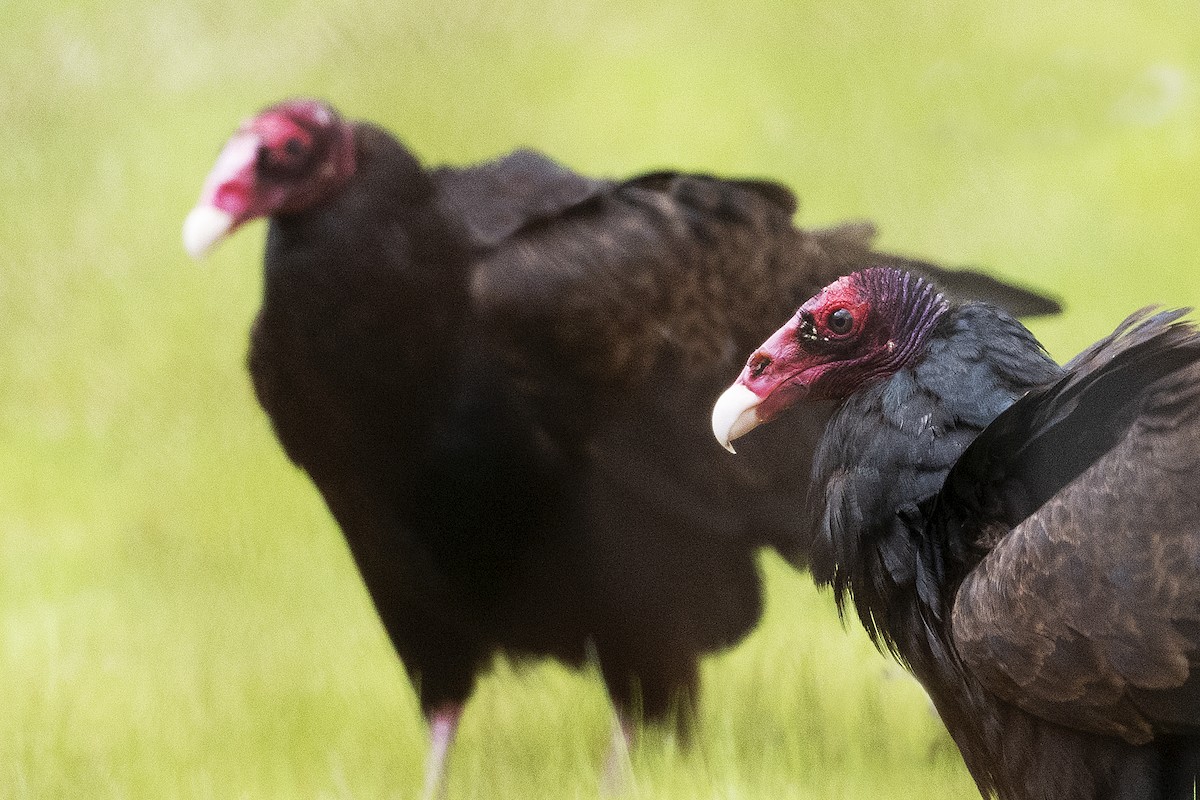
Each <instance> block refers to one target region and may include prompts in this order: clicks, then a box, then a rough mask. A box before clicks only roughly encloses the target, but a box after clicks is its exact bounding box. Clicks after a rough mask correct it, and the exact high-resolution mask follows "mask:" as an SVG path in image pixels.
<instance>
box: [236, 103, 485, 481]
mask: <svg viewBox="0 0 1200 800" xmlns="http://www.w3.org/2000/svg"><path fill="white" fill-rule="evenodd" d="M354 137H355V143H356V163H357V171H356V172H355V174H354V175H353V177H351V178H350V179H349V181H348V182H347V183H346V184H345V186H344V187H343V188H342V190H341V191H340V192H338V193H337V194H336V195H334V196H332V197H330V198H328V199H327V200H326V201H324V202H322V203H320V204H319V205H316V206H314V207H312V208H310V209H308V210H306V211H302V212H298V213H294V214H286V215H278V216H276V217H274V218H272V219H271V222H270V227H269V230H268V234H267V245H266V257H265V276H264V297H263V305H262V309H261V311H260V314H259V319H258V322H257V324H256V330H255V334H254V341H253V343H252V349H251V367H252V371H254V370H255V365H256V364H260V365H261V369H262V370H263V371H264V373H266V372H270V373H272V374H276V375H279V376H280V380H279V381H277V382H276V383H275V384H273V385H276V386H279V387H282V386H284V385H287V386H289V387H290V388H289V389H287V390H286V391H285V390H283V389H282V388H280V389H279V390H278V391H277V392H276V393H275V395H274V396H268V395H267V394H264V393H262V392H260V399H261V400H262V402H263V405H264V406H265V407H267V408H268V410H269V411H271V412H272V416H273V417H275V418H276V421H277V429H278V432H279V433H280V436H281V438H282V439H283V440H284V443H285V446H288V445H290V444H293V440H297V439H299V438H300V434H299V433H294V434H293V432H292V431H291V430H290V428H291V427H294V426H298V425H299V422H298V421H296V422H293V421H291V415H293V413H295V414H299V413H301V412H298V411H297V412H293V411H292V407H293V406H294V405H295V403H294V402H293V400H292V398H290V397H289V396H288V394H289V393H295V392H300V391H313V392H317V393H318V394H322V396H323V398H324V399H323V400H322V401H321V402H323V403H325V404H329V403H341V407H342V408H343V409H344V411H345V412H346V416H344V419H353V420H356V421H357V423H358V428H360V429H361V430H359V431H356V434H361V436H360V437H358V438H361V439H362V440H363V443H362V447H359V448H358V449H360V450H362V449H365V448H371V449H374V450H378V451H380V452H383V451H385V450H387V449H389V448H390V449H391V450H392V451H394V452H401V451H406V450H407V449H409V448H411V447H420V446H421V445H422V442H423V441H425V440H427V439H428V438H429V437H430V436H431V435H433V431H434V429H435V427H436V426H437V424H438V420H439V418H440V415H443V414H445V413H447V411H446V398H447V397H449V396H450V393H451V391H452V388H453V384H454V382H455V381H456V380H457V379H458V378H457V375H455V374H454V371H453V370H451V369H446V368H445V365H447V364H455V363H457V361H458V354H459V353H460V352H461V351H462V350H463V348H464V347H465V344H464V339H465V331H466V330H467V329H468V328H469V322H470V320H469V302H468V299H467V287H466V274H467V269H468V262H467V257H466V254H465V252H464V250H463V249H462V247H461V246H460V244H459V241H458V238H457V237H456V236H455V235H454V234H453V233H452V232H451V229H450V227H449V224H448V223H447V221H446V220H445V219H444V218H443V216H442V215H441V213H440V211H439V210H438V208H437V206H436V204H435V203H434V187H433V183H432V181H431V180H430V179H429V176H428V174H427V173H426V172H425V170H424V169H423V168H422V167H421V165H420V164H419V163H418V162H417V160H416V159H415V158H414V157H413V156H412V155H411V154H410V153H409V152H408V151H407V150H406V149H405V148H403V147H402V146H401V145H400V144H399V143H398V142H397V141H396V140H395V139H393V138H392V137H391V136H390V135H389V134H387V133H386V132H384V131H382V130H381V129H378V128H375V127H373V126H371V125H367V124H361V123H360V124H356V125H355V126H354ZM304 375H319V376H320V379H321V381H322V382H323V384H322V385H323V386H324V387H325V388H323V389H321V390H319V391H318V390H316V389H314V388H312V385H311V382H310V381H306V380H305V381H301V376H304ZM268 377H269V376H268ZM296 400H297V401H298V400H299V398H296ZM281 417H287V419H283V420H281V419H280V418H281ZM396 420H405V421H406V422H407V424H405V425H403V426H401V425H398V423H397V422H396ZM334 422H337V421H334ZM329 424H330V423H329V422H328V421H323V422H321V423H319V424H318V423H316V422H315V421H314V422H312V425H313V426H314V427H320V428H327V427H329ZM339 424H340V423H339ZM303 435H304V436H307V437H309V438H311V436H312V434H311V433H310V432H308V431H305V432H304V433H303ZM330 435H332V433H331V434H330ZM349 438H350V439H351V440H354V439H355V437H354V436H350V437H349ZM299 446H300V445H299V444H295V447H299ZM288 449H289V452H292V451H293V449H294V448H293V447H288ZM347 457H348V458H351V459H354V460H360V459H362V458H363V457H364V456H363V454H361V453H353V454H348V456H347ZM307 460H308V459H305V461H307Z"/></svg>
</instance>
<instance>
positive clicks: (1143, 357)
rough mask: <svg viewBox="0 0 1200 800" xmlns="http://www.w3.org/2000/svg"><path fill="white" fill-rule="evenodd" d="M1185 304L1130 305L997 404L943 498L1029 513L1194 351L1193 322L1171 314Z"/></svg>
mask: <svg viewBox="0 0 1200 800" xmlns="http://www.w3.org/2000/svg"><path fill="white" fill-rule="evenodd" d="M1185 313H1187V311H1186V310H1179V311H1171V312H1162V313H1160V314H1157V315H1154V316H1148V310H1147V309H1143V310H1141V311H1139V312H1137V313H1135V314H1133V315H1132V316H1130V317H1129V318H1128V319H1126V320H1125V321H1124V322H1122V323H1121V325H1120V326H1118V328H1117V329H1116V330H1115V331H1114V332H1113V333H1112V334H1110V335H1109V336H1107V337H1105V338H1104V339H1102V340H1100V341H1099V342H1097V343H1096V344H1094V345H1092V347H1090V348H1088V349H1087V350H1085V351H1084V352H1083V353H1080V354H1079V355H1078V356H1076V357H1075V358H1074V359H1073V360H1072V361H1071V362H1070V363H1068V364H1067V366H1066V368H1065V369H1066V374H1065V375H1064V377H1063V378H1062V379H1060V380H1058V381H1056V382H1055V383H1054V384H1052V385H1050V386H1047V387H1045V388H1042V389H1035V390H1033V391H1031V392H1030V393H1029V394H1028V395H1026V396H1025V398H1023V399H1022V400H1020V401H1018V402H1017V403H1015V404H1014V405H1013V406H1012V407H1010V408H1009V409H1008V410H1007V411H1006V412H1005V413H1003V414H1001V415H1000V416H999V417H998V418H997V419H996V420H995V421H994V422H993V423H992V424H991V425H989V426H988V428H987V429H986V430H985V431H984V432H983V433H982V434H981V435H980V436H979V438H978V439H976V440H975V441H974V442H973V443H972V445H971V446H970V447H969V448H967V450H966V452H964V453H963V455H962V457H961V458H960V459H959V460H958V462H957V463H956V464H955V466H954V468H953V469H952V470H951V471H950V474H949V475H948V476H947V477H946V489H945V490H944V492H943V494H942V497H941V498H940V502H941V503H942V504H943V506H944V507H947V508H955V507H957V508H958V509H963V508H966V507H971V511H972V514H973V515H975V516H976V518H978V516H979V515H985V516H986V518H987V519H989V520H992V521H995V522H998V523H1003V524H1005V525H1007V526H1008V527H1011V526H1014V525H1016V524H1018V523H1019V522H1021V521H1022V520H1024V519H1025V518H1026V517H1028V516H1029V515H1030V514H1032V513H1034V512H1035V511H1036V510H1037V509H1038V508H1039V507H1040V506H1041V505H1042V504H1043V503H1045V502H1046V501H1047V500H1048V499H1050V498H1051V497H1052V496H1054V494H1055V493H1057V492H1058V491H1059V490H1061V489H1062V488H1063V487H1064V486H1066V485H1067V484H1068V483H1069V482H1070V481H1072V480H1073V479H1074V478H1075V477H1077V476H1078V475H1079V474H1080V473H1081V472H1083V471H1084V470H1085V469H1087V468H1088V467H1089V466H1090V465H1091V464H1092V463H1094V462H1095V460H1096V459H1097V458H1099V457H1100V456H1102V455H1103V454H1104V453H1105V452H1107V451H1108V450H1110V449H1111V448H1112V447H1113V446H1114V445H1115V444H1116V443H1117V442H1118V441H1119V440H1120V439H1121V437H1123V436H1124V435H1125V433H1126V431H1127V430H1128V428H1129V425H1130V424H1131V422H1132V421H1133V418H1134V415H1135V414H1136V413H1137V412H1138V411H1139V410H1140V406H1139V404H1138V403H1136V402H1135V401H1137V400H1139V399H1140V398H1141V396H1142V395H1143V394H1144V393H1145V392H1146V390H1147V388H1148V387H1151V386H1153V384H1154V383H1155V382H1156V381H1158V380H1159V379H1161V378H1164V377H1166V376H1167V375H1169V374H1170V373H1172V372H1174V371H1176V370H1178V369H1180V368H1182V367H1185V366H1187V365H1188V364H1190V363H1192V362H1194V361H1196V360H1198V359H1200V342H1197V341H1195V338H1194V333H1193V330H1192V328H1191V327H1190V326H1186V325H1173V324H1172V323H1174V322H1175V321H1177V320H1178V319H1179V318H1180V317H1182V316H1183V315H1184V314H1185ZM1001 486H1002V487H1003V488H1001ZM971 497H974V498H976V499H977V500H978V499H981V498H986V500H987V501H988V503H987V504H988V507H987V508H981V507H978V506H977V504H976V503H967V502H965V501H967V499H968V498H971Z"/></svg>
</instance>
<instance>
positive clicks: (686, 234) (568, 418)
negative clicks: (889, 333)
mask: <svg viewBox="0 0 1200 800" xmlns="http://www.w3.org/2000/svg"><path fill="white" fill-rule="evenodd" d="M794 208H795V202H794V200H793V198H792V195H791V194H790V193H789V192H788V191H787V190H786V189H784V188H783V187H781V186H778V185H776V184H773V183H768V182H765V181H749V180H740V181H739V180H720V179H716V178H711V177H706V176H702V175H682V174H675V173H669V172H657V173H652V174H647V175H643V176H640V177H636V178H633V179H631V180H626V181H617V182H613V181H606V180H595V179H592V178H587V177H583V176H580V175H577V174H575V173H574V172H571V171H569V170H567V169H565V168H563V167H561V166H559V165H558V164H556V163H554V162H553V161H550V160H549V159H547V158H546V157H544V156H541V155H539V154H537V153H533V152H529V151H518V152H515V153H513V154H512V155H509V156H507V157H505V158H502V159H499V160H497V161H493V162H489V163H485V164H482V165H479V166H475V167H470V168H466V169H456V168H440V169H432V170H431V169H426V168H424V167H422V165H421V164H420V163H419V162H418V161H417V159H416V158H415V157H414V156H413V155H412V154H411V153H410V152H409V151H408V150H407V149H405V148H404V147H403V146H402V145H401V144H400V143H399V142H397V141H396V140H395V139H394V138H393V137H392V136H391V135H389V134H388V133H386V132H385V131H384V130H382V129H380V128H378V127H376V126H374V125H371V124H368V123H363V122H351V121H347V120H345V119H343V118H342V117H341V116H340V115H339V114H338V113H337V112H336V111H335V110H334V109H333V108H331V107H329V106H328V105H327V104H324V103H321V102H317V101H311V100H292V101H287V102H284V103H282V104H279V105H277V106H274V107H271V108H268V109H266V110H265V111H263V112H261V113H259V114H258V115H257V116H255V117H253V118H252V119H250V120H248V121H246V122H245V123H243V124H242V126H241V127H240V128H239V129H238V130H237V131H236V132H235V134H234V135H233V137H232V138H231V139H230V140H229V142H228V143H227V144H226V145H225V147H224V149H223V150H222V151H221V153H220V155H219V156H218V158H217V162H216V165H215V166H214V168H213V170H212V172H211V173H210V175H209V177H208V179H207V181H206V183H205V185H204V188H203V190H202V192H201V197H200V200H199V203H198V205H197V206H196V208H195V209H194V210H193V211H192V212H191V213H190V214H189V215H188V218H187V220H186V221H185V224H184V243H185V246H186V248H187V250H188V251H189V252H190V253H192V254H193V255H195V256H199V255H202V254H203V253H204V252H205V251H207V250H208V249H209V248H210V247H211V246H213V245H214V244H216V243H217V242H218V241H219V240H220V239H221V238H223V237H224V236H226V235H227V234H228V233H230V232H231V231H233V230H234V229H235V228H237V227H238V226H239V225H241V224H242V223H244V222H246V221H247V220H250V219H254V218H257V217H269V218H270V224H269V226H268V230H267V242H266V254H265V264H264V268H265V278H264V297H263V301H262V307H261V310H260V312H259V314H258V317H257V320H256V321H255V323H254V327H253V331H252V334H251V343H250V354H249V368H250V373H251V376H252V379H253V383H254V388H255V391H256V393H257V396H258V399H259V401H260V402H261V404H262V406H263V408H264V409H265V410H266V412H267V413H268V414H269V416H270V418H271V421H272V423H273V425H274V430H275V433H276V434H277V436H278V438H279V440H280V442H281V443H282V445H283V448H284V449H285V450H286V452H287V454H288V456H289V457H290V458H291V459H292V460H293V461H294V462H295V463H296V464H298V465H299V466H300V467H302V468H303V469H304V470H305V471H306V472H307V473H308V475H309V476H310V477H311V478H312V480H313V482H314V484H315V485H316V487H317V488H318V489H319V490H320V492H321V494H322V496H323V498H324V500H325V502H326V503H327V505H328V507H329V509H330V511H331V513H332V514H333V516H334V518H335V519H336V521H337V523H338V524H339V526H340V527H341V529H342V532H343V533H344V535H345V537H346V541H347V542H348V544H349V548H350V551H351V552H352V554H353V557H354V559H355V562H356V564H357V566H358V569H359V570H360V572H361V574H362V577H363V580H364V581H365V583H366V586H367V588H368V590H369V592H370V595H371V598H372V600H373V601H374V604H375V607H376V609H377V611H378V613H379V616H380V618H381V620H382V622H383V625H384V627H385V628H386V630H387V633H388V635H389V636H390V638H391V641H392V643H393V645H394V646H395V649H396V651H397V653H398V654H399V656H400V658H401V659H402V661H403V663H404V665H405V667H406V668H407V670H408V671H409V673H410V676H411V677H412V678H413V680H414V684H415V685H416V686H417V690H418V693H419V697H420V703H421V707H422V709H423V712H424V714H425V715H426V718H427V720H428V721H429V723H430V728H431V731H432V735H433V744H432V749H431V758H430V761H429V764H428V774H427V778H428V781H427V792H428V793H433V792H434V791H436V789H437V786H438V785H439V782H440V780H441V775H442V774H443V770H444V759H445V755H446V752H447V750H448V748H449V746H450V743H451V741H452V739H453V736H454V731H455V726H456V724H457V720H458V715H459V713H460V711H461V709H462V707H463V704H464V703H465V702H466V700H467V698H468V697H469V696H470V694H471V692H472V688H473V686H474V683H475V680H476V676H477V675H478V674H479V673H480V672H481V671H482V670H484V669H486V668H487V665H488V664H489V662H490V660H491V659H492V658H493V656H494V655H495V654H496V653H497V652H503V653H505V654H508V655H510V656H513V657H516V658H523V657H531V656H534V657H536V656H550V657H555V658H558V659H560V660H561V661H563V662H565V663H567V664H571V665H579V664H581V663H583V662H584V661H585V659H588V658H594V660H595V662H596V663H598V665H599V668H600V671H601V674H602V675H603V678H604V681H605V683H606V686H607V689H608V691H609V693H610V696H611V698H612V700H613V702H614V704H615V706H616V708H617V711H618V717H619V719H620V720H621V721H622V723H623V725H624V726H627V725H628V723H629V721H630V719H631V717H632V715H633V714H635V713H638V712H640V713H641V714H642V715H643V716H644V717H645V718H646V719H647V720H651V721H654V720H661V719H663V718H664V717H666V716H668V711H669V709H670V708H671V707H672V704H673V703H674V702H675V701H677V700H678V699H680V698H681V697H686V696H688V695H690V694H691V693H694V691H695V689H696V681H697V659H698V658H699V656H700V655H702V654H704V653H706V652H710V651H713V650H715V649H718V648H721V647H725V646H728V645H731V644H733V643H734V642H737V641H738V640H739V639H740V638H741V637H742V636H743V635H744V634H745V633H746V632H747V631H749V630H750V629H751V627H752V626H753V625H754V623H755V621H756V620H757V619H758V616H759V612H760V603H761V600H760V586H759V576H758V572H757V569H756V563H755V554H756V551H757V549H758V548H760V547H763V546H769V547H776V548H778V549H779V550H780V551H781V552H783V553H784V554H785V555H788V556H791V557H793V558H794V559H796V560H797V561H800V562H802V561H803V552H802V551H801V550H799V549H798V548H797V546H796V536H795V529H796V528H795V521H794V512H795V505H796V498H797V497H799V496H802V493H803V489H804V486H806V484H807V472H806V470H805V469H804V468H803V467H796V466H795V464H794V460H795V459H794V454H793V453H792V452H791V450H790V449H788V450H779V452H778V453H772V450H771V446H770V445H767V446H764V447H762V448H760V451H759V452H758V453H756V454H752V455H755V456H758V457H757V458H751V459H750V460H748V461H746V463H744V464H738V463H735V462H732V461H729V460H726V459H723V458H720V455H721V454H720V452H719V448H717V447H716V446H715V445H714V444H713V443H712V441H711V440H710V439H708V437H707V434H705V433H704V429H703V426H704V424H705V421H706V420H707V417H708V411H709V408H710V406H711V403H712V400H713V399H714V398H715V397H716V396H717V395H718V394H719V392H720V390H721V389H722V388H723V385H724V382H725V381H724V380H723V379H722V375H723V374H724V375H727V374H728V370H729V369H731V368H733V367H734V366H735V365H736V361H735V358H736V354H737V353H739V352H744V349H745V348H748V347H751V346H753V345H754V344H755V343H756V342H758V341H761V339H762V337H763V336H764V335H765V334H766V333H767V332H768V331H769V328H767V327H765V326H766V325H767V323H766V320H770V319H773V318H774V319H778V318H779V317H780V316H782V315H783V314H786V313H787V311H788V310H790V308H792V307H794V304H795V303H796V302H797V301H798V300H799V299H801V298H802V297H804V296H807V295H808V294H810V293H811V292H812V291H813V290H815V288H817V287H819V286H820V285H823V284H824V283H825V282H827V281H828V280H830V279H832V278H833V277H835V276H837V275H840V274H844V273H846V272H848V271H850V270H852V269H854V268H855V267H856V266H860V265H862V264H864V263H867V262H872V261H877V260H880V259H882V260H884V261H888V262H891V263H896V264H900V265H904V266H906V267H909V268H913V269H918V270H923V271H926V272H929V273H931V274H934V275H937V276H938V277H939V278H940V279H942V280H944V281H945V282H946V283H947V284H948V285H951V286H954V287H956V288H958V289H959V290H961V291H963V292H964V293H966V294H969V295H972V296H975V295H979V296H985V297H990V298H993V299H996V300H997V301H999V302H1002V303H1006V304H1008V305H1009V306H1010V307H1011V308H1013V309H1015V310H1016V311H1018V312H1020V313H1048V312H1053V311H1056V310H1057V306H1056V305H1055V304H1054V303H1053V302H1052V301H1048V300H1046V299H1045V298H1042V297H1040V296H1038V295H1035V294H1032V293H1029V292H1026V291H1023V290H1020V289H1016V288H1013V287H1009V286H1006V285H1005V284H1002V283H1000V282H998V281H995V280H992V279H990V278H987V277H986V276H983V275H980V274H978V273H971V272H960V273H956V272H947V271H943V270H940V269H938V268H936V267H934V266H932V265H928V264H923V263H920V262H916V261H911V260H906V259H902V258H893V257H889V256H882V255H879V254H876V253H873V252H872V251H871V250H870V248H869V241H868V240H869V239H870V233H871V232H870V229H869V226H864V225H848V226H843V227H841V228H836V229H832V230H829V231H823V232H804V231H800V230H797V229H795V228H794V227H793V226H792V224H791V217H792V214H793V211H794ZM817 429H818V427H817V426H815V425H813V424H812V423H811V422H809V421H799V422H798V423H797V425H796V426H795V430H794V431H793V435H794V436H795V437H796V438H799V439H801V440H811V439H812V437H813V435H814V434H815V432H816V430H817ZM751 498H759V500H760V502H759V504H758V507H757V509H756V512H755V513H754V514H753V515H745V514H743V513H742V509H744V508H745V507H746V505H747V503H748V502H749V501H750V500H751ZM767 498H770V499H767Z"/></svg>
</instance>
